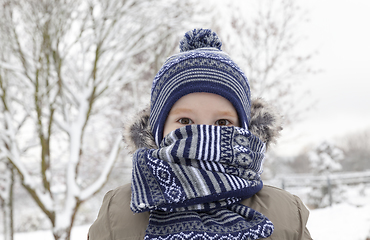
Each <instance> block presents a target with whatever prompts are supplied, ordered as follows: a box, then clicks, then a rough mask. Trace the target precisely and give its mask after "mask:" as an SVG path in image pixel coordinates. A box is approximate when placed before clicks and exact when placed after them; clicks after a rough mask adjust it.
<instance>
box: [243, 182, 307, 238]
mask: <svg viewBox="0 0 370 240" xmlns="http://www.w3.org/2000/svg"><path fill="white" fill-rule="evenodd" d="M241 203H242V204H244V205H246V206H248V207H251V208H253V209H254V210H256V211H258V212H260V213H262V214H263V215H265V216H266V217H267V218H268V219H269V220H270V221H271V222H272V223H273V224H274V227H275V230H274V232H273V234H272V235H271V236H270V237H269V238H267V239H273V240H283V239H284V240H285V239H302V240H310V239H312V238H311V236H310V233H309V231H308V230H307V228H306V224H307V221H308V216H309V211H308V209H307V208H306V206H305V205H304V204H303V202H302V201H301V199H300V198H299V197H297V196H295V195H293V194H291V193H289V192H287V191H285V190H283V189H280V188H276V187H273V186H268V185H265V186H264V187H263V188H262V190H261V191H259V192H258V193H257V194H255V195H254V196H253V197H251V198H248V199H245V200H243V201H242V202H241Z"/></svg>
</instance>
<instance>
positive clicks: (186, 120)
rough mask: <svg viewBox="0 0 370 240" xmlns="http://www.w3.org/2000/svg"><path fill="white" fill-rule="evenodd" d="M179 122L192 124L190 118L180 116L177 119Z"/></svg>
mask: <svg viewBox="0 0 370 240" xmlns="http://www.w3.org/2000/svg"><path fill="white" fill-rule="evenodd" d="M177 121H178V122H179V123H181V124H184V125H189V124H193V123H194V122H193V120H191V119H190V118H180V119H179V120H177Z"/></svg>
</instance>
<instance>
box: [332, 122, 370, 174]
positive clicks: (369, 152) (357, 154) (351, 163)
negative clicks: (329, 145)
mask: <svg viewBox="0 0 370 240" xmlns="http://www.w3.org/2000/svg"><path fill="white" fill-rule="evenodd" d="M338 145H339V146H341V148H342V149H343V151H344V153H345V155H346V157H345V159H343V161H342V165H343V170H345V171H364V170H368V169H370V161H369V160H370V149H369V146H370V129H364V130H360V131H356V132H353V133H349V134H346V135H344V136H342V137H340V138H339V139H338Z"/></svg>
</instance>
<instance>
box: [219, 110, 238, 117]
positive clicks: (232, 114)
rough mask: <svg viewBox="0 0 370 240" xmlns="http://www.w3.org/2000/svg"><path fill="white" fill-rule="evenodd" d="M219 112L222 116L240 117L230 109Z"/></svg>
mask: <svg viewBox="0 0 370 240" xmlns="http://www.w3.org/2000/svg"><path fill="white" fill-rule="evenodd" d="M217 113H218V114H219V115H222V116H229V117H238V114H234V113H233V112H230V111H218V112H217Z"/></svg>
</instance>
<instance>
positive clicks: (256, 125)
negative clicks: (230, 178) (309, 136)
mask: <svg viewBox="0 0 370 240" xmlns="http://www.w3.org/2000/svg"><path fill="white" fill-rule="evenodd" d="M148 120H149V110H145V111H143V112H142V113H141V114H139V115H138V118H137V119H135V120H134V122H133V123H132V124H129V127H128V128H127V130H128V131H127V132H126V135H125V142H126V143H127V144H128V145H129V147H130V148H131V151H135V150H136V149H138V148H141V147H147V148H156V145H155V142H154V138H153V135H152V133H151V130H150V127H149V124H148ZM281 129H282V127H281V118H280V116H279V114H278V113H277V112H276V111H274V110H273V108H271V106H269V105H268V104H267V103H266V102H264V101H263V100H262V99H256V100H253V101H252V106H251V122H250V126H249V131H250V132H251V133H252V134H254V135H255V136H257V137H259V138H260V139H261V140H262V141H263V142H265V143H266V146H267V148H268V147H269V145H270V144H271V143H273V142H276V138H277V137H278V136H279V132H280V130H281ZM130 200H131V187H130V184H127V185H124V186H121V187H119V188H117V189H115V190H112V191H109V192H108V193H107V194H106V195H105V197H104V200H103V204H102V206H101V209H100V212H99V215H98V218H97V219H96V221H95V222H94V224H93V225H92V226H91V228H90V230H89V236H90V240H124V239H125V240H130V239H131V240H134V239H135V240H136V239H138V240H139V239H140V240H142V239H144V236H145V230H146V227H147V225H148V223H149V213H148V212H144V213H139V214H134V213H132V211H131V210H130ZM241 203H242V204H245V205H246V206H249V207H251V208H253V209H254V210H257V211H258V212H260V213H262V214H264V215H265V216H266V217H267V218H268V219H269V220H270V221H272V222H273V224H274V227H275V230H274V232H273V234H272V235H271V236H270V237H269V238H266V239H271V240H309V239H311V237H310V233H309V232H308V230H307V228H306V223H307V220H308V215H309V212H308V210H307V208H306V207H305V206H304V205H303V203H302V201H301V200H300V199H299V198H298V197H297V196H294V195H292V194H290V193H288V192H286V191H284V190H281V189H278V188H275V187H271V186H264V187H263V189H262V190H261V191H260V192H258V193H257V194H255V195H254V196H253V197H251V198H249V199H246V200H243V201H242V202H241Z"/></svg>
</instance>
